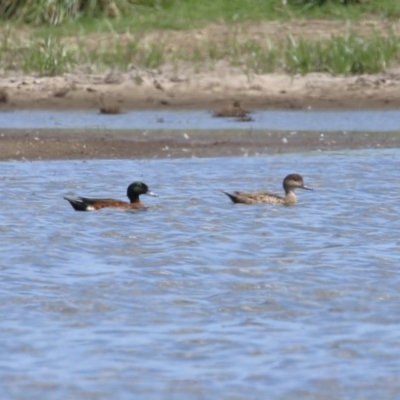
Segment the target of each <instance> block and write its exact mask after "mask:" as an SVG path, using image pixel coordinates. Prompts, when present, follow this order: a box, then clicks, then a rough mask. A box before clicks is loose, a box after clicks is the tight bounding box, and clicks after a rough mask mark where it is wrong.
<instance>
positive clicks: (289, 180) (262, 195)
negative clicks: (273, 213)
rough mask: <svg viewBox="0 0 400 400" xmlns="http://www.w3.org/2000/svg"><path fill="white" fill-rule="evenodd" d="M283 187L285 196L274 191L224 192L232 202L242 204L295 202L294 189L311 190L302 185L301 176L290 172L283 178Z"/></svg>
mask: <svg viewBox="0 0 400 400" xmlns="http://www.w3.org/2000/svg"><path fill="white" fill-rule="evenodd" d="M283 189H284V191H285V196H279V195H277V194H274V193H269V192H263V191H257V192H234V193H227V192H224V193H225V194H226V195H227V196H229V198H230V199H231V200H232V201H233V202H234V203H243V204H263V203H268V204H294V203H297V197H296V195H295V194H294V190H295V189H306V190H312V189H310V188H308V187H307V186H305V185H304V181H303V178H302V177H301V175H298V174H290V175H288V176H287V177H286V178H285V179H284V180H283Z"/></svg>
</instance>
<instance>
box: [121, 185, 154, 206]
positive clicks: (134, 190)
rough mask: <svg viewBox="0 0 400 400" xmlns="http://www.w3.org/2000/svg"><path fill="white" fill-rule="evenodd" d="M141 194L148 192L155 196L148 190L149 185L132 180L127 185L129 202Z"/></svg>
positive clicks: (135, 199)
mask: <svg viewBox="0 0 400 400" xmlns="http://www.w3.org/2000/svg"><path fill="white" fill-rule="evenodd" d="M141 194H148V195H149V196H157V195H156V194H155V193H153V192H150V190H149V187H148V186H147V185H146V184H145V183H143V182H133V183H131V184H130V185H129V186H128V190H127V192H126V195H127V196H128V198H129V200H130V201H131V203H134V202H135V201H138V200H139V196H140V195H141Z"/></svg>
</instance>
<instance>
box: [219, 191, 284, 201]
mask: <svg viewBox="0 0 400 400" xmlns="http://www.w3.org/2000/svg"><path fill="white" fill-rule="evenodd" d="M224 193H225V194H226V195H227V196H229V198H230V199H231V200H232V201H233V202H234V203H243V204H260V203H280V202H281V201H282V200H283V197H281V196H278V195H277V194H274V193H270V192H265V191H256V192H234V193H227V192H224Z"/></svg>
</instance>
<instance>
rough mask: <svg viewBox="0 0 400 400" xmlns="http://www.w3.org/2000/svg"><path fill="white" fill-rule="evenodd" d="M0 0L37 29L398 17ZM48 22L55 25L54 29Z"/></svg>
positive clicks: (206, 3) (232, 0)
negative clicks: (37, 27)
mask: <svg viewBox="0 0 400 400" xmlns="http://www.w3.org/2000/svg"><path fill="white" fill-rule="evenodd" d="M316 1H319V0H287V4H286V5H284V2H283V0H102V1H100V0H86V1H84V2H82V1H81V2H79V1H78V0H2V1H1V2H0V15H1V16H2V17H3V19H9V18H13V19H14V20H17V21H24V22H28V23H30V24H34V25H37V26H39V27H40V31H39V33H40V34H44V33H49V30H50V31H51V33H52V34H53V35H57V34H59V35H64V34H74V33H76V32H77V31H80V30H83V31H84V32H85V33H88V32H96V31H101V32H104V31H109V30H111V31H116V32H122V31H125V30H129V31H130V32H139V31H144V30H149V29H150V30H152V29H175V30H182V29H190V28H199V27H203V26H206V25H207V24H210V23H221V22H222V23H226V24H237V23H243V22H262V21H271V20H289V19H321V18H322V19H336V20H359V19H371V18H392V19H395V18H400V1H397V0H362V3H361V4H358V3H354V2H352V3H350V4H348V5H342V4H341V2H342V0H326V2H325V4H323V5H320V6H318V5H315V2H316ZM51 25H57V29H55V28H54V26H53V27H52V26H51Z"/></svg>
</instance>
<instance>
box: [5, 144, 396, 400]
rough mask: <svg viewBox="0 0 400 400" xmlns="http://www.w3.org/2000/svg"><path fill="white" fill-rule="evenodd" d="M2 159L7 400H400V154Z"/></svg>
mask: <svg viewBox="0 0 400 400" xmlns="http://www.w3.org/2000/svg"><path fill="white" fill-rule="evenodd" d="M0 164H1V171H2V173H1V178H2V195H3V196H2V207H1V208H0V219H1V222H2V223H1V226H0V231H1V237H2V240H1V241H0V253H1V258H0V269H1V280H2V282H1V286H0V307H1V308H0V309H1V316H2V321H1V323H0V324H1V325H0V326H1V332H2V335H1V337H2V349H3V351H2V361H1V364H0V365H1V375H0V377H1V378H0V379H1V381H0V387H1V388H2V389H0V393H1V394H2V398H13V399H32V398H41V399H45V398H52V399H77V398H82V399H83V398H85V399H111V398H112V399H132V398H133V397H134V398H135V399H150V398H161V399H213V398H216V399H222V398H223V399H243V398H246V399H262V398H266V396H267V397H268V398H269V399H299V398H307V399H317V398H318V399H338V398H352V399H354V398H358V399H378V398H380V399H382V398H385V399H391V398H393V399H394V398H398V396H399V393H400V383H399V381H398V375H399V358H400V333H399V332H400V330H399V328H400V323H399V321H400V319H399V304H400V275H399V273H398V265H399V259H400V239H399V231H400V218H399V202H398V198H399V196H398V193H397V192H398V189H397V186H398V170H399V166H400V151H399V150H365V151H354V152H331V153H303V154H296V155H275V156H271V155H268V156H262V157H253V158H215V159H178V160H176V159H175V160H151V161H132V160H126V161H87V162H82V161H74V162H70V161H68V162H64V161H63V162H34V163H28V162H26V163H23V162H5V163H0ZM290 172H298V173H301V174H302V175H303V176H304V177H305V181H306V184H307V185H309V186H311V187H313V188H314V189H315V191H314V192H309V191H299V193H298V198H299V203H298V204H297V205H296V206H292V207H284V206H271V205H260V206H258V205H256V206H243V205H242V206H241V205H233V204H230V202H229V199H228V198H227V197H225V196H224V195H223V194H222V193H221V192H219V189H225V190H234V189H261V188H264V187H265V188H268V189H271V190H274V191H278V192H279V191H280V190H281V180H282V178H283V177H284V176H285V175H286V174H287V173H290ZM138 179H139V180H143V181H144V182H146V183H147V184H148V185H149V186H150V188H151V190H153V191H155V192H157V193H158V194H159V195H160V197H158V198H153V197H147V196H143V201H145V202H146V204H147V205H148V206H149V208H148V210H146V211H139V212H123V211H113V210H102V211H99V212H92V213H78V212H75V211H73V209H72V208H71V207H70V205H69V204H68V203H67V202H66V201H65V200H63V199H62V196H63V195H68V194H70V195H71V194H80V195H104V196H112V197H117V198H124V197H125V190H126V186H127V184H128V183H130V182H131V181H133V180H138ZM393 186H394V188H395V190H394V191H393ZM133 394H134V396H133V397H132V395H133Z"/></svg>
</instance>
